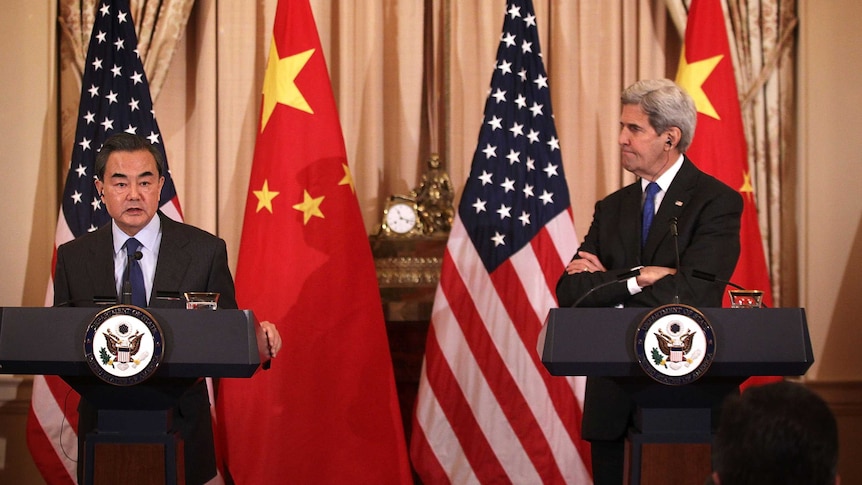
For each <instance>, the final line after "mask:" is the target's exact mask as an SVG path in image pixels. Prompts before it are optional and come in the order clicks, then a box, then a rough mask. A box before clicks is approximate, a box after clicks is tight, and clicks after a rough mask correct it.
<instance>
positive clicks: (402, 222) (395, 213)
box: [386, 203, 417, 234]
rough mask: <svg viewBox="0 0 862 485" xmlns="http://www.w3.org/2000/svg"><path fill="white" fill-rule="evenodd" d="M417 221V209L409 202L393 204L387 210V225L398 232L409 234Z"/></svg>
mask: <svg viewBox="0 0 862 485" xmlns="http://www.w3.org/2000/svg"><path fill="white" fill-rule="evenodd" d="M416 222H417V220H416V211H415V210H413V207H411V206H410V205H409V204H404V203H398V204H392V205H391V206H389V209H388V210H387V211H386V225H387V226H388V227H389V229H390V230H391V231H392V232H394V233H396V234H407V233H408V232H410V231H411V230H413V228H414V227H416Z"/></svg>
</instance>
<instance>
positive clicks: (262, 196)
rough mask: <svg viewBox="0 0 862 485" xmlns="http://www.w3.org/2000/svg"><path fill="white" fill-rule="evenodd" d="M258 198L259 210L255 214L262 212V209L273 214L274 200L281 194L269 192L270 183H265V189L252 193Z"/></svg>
mask: <svg viewBox="0 0 862 485" xmlns="http://www.w3.org/2000/svg"><path fill="white" fill-rule="evenodd" d="M252 192H253V193H254V195H255V197H257V210H256V211H255V212H260V210H261V209H263V208H264V207H266V210H268V211H269V213H270V214H272V199H274V198H275V197H276V196H277V195H278V194H279V193H278V192H272V191H270V190H269V181H268V180H264V181H263V188H262V189H260V190H254V191H252Z"/></svg>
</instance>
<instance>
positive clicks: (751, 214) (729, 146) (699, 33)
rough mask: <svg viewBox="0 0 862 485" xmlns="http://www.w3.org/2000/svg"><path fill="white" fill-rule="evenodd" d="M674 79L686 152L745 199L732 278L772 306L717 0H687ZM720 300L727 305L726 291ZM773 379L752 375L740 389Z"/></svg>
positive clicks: (730, 66)
mask: <svg viewBox="0 0 862 485" xmlns="http://www.w3.org/2000/svg"><path fill="white" fill-rule="evenodd" d="M676 77H677V79H676V82H677V83H678V84H679V85H680V86H682V87H683V88H685V89H686V91H688V93H689V94H690V95H691V96H692V97H693V98H694V101H695V104H696V105H697V130H696V132H695V137H694V141H693V142H692V144H691V147H690V148H689V149H688V151H687V152H686V154H687V155H688V156H689V157H690V158H691V159H692V160H693V161H694V163H695V164H697V166H698V167H699V168H700V169H701V170H703V171H705V172H707V173H710V174H712V175H713V176H715V177H717V178H718V179H719V180H721V181H723V182H724V183H726V184H727V185H729V186H731V187H733V188H735V189H737V190H738V191H739V192H740V194H742V197H743V200H744V201H745V208H744V210H743V212H742V227H741V229H740V233H739V238H740V243H741V247H742V251H741V253H740V255H739V262H738V263H737V264H736V270H735V271H734V273H733V277H732V278H731V281H732V282H733V283H736V284H738V285H740V286H742V287H744V288H746V289H751V290H755V289H756V290H762V291H763V303H764V304H765V305H766V306H770V307H771V306H772V290H771V289H770V284H769V271H768V269H767V266H766V257H765V254H764V250H763V241H762V239H761V237H760V226H759V225H758V221H757V206H756V205H755V197H754V188H753V187H752V185H751V170H750V168H749V166H748V149H747V146H746V142H745V132H744V130H743V126H742V114H741V113H740V109H739V95H738V93H737V90H736V79H735V77H734V75H733V61H732V59H731V55H730V44H729V43H728V40H727V30H726V27H725V24H724V13H723V12H722V10H721V1H720V0H694V1H693V2H692V3H691V9H690V10H689V12H688V25H687V26H686V29H685V44H684V46H683V49H682V56H681V57H680V62H679V70H678V72H677V76H676ZM724 302H725V306H729V297H728V296H727V295H726V294H725V297H724ZM776 379H778V378H771V377H754V378H751V379H749V380H748V381H746V383H744V384H743V387H746V386H747V385H750V384H753V383H765V382H768V381H774V380H776Z"/></svg>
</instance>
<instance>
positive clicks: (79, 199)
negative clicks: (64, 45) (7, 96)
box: [27, 0, 182, 484]
mask: <svg viewBox="0 0 862 485" xmlns="http://www.w3.org/2000/svg"><path fill="white" fill-rule="evenodd" d="M118 132H127V133H133V134H137V135H140V136H143V137H145V138H147V139H148V140H149V141H150V142H151V143H153V144H154V145H156V146H157V147H158V148H159V149H160V150H161V151H162V154H164V145H163V143H162V137H161V134H160V132H159V126H158V124H157V123H156V119H155V115H154V114H153V102H152V99H151V98H150V88H149V85H148V83H147V77H146V75H145V74H144V66H143V64H142V62H141V58H140V56H139V54H138V39H137V35H136V34H135V27H134V22H133V21H132V16H131V12H130V9H129V3H128V0H103V1H102V2H100V4H99V6H98V9H97V12H96V17H95V22H94V24H93V31H92V33H91V35H90V45H89V47H88V49H87V61H86V65H85V68H84V75H83V78H82V82H81V100H80V104H79V107H78V125H77V129H76V132H75V144H74V148H73V150H72V159H71V164H70V165H69V173H68V175H67V178H66V186H65V189H64V191H63V201H62V205H61V207H60V215H59V218H58V221H57V232H56V235H55V240H54V247H55V253H56V247H57V246H59V245H61V244H63V243H65V242H67V241H71V240H72V239H74V238H76V237H78V236H80V235H82V234H84V233H86V232H90V231H95V230H96V229H97V228H99V227H100V226H102V225H103V224H105V223H107V222H108V221H110V216H109V215H108V213H107V211H106V210H105V207H104V206H103V205H102V203H101V199H100V198H99V195H98V194H97V193H96V188H95V186H94V184H93V181H94V178H95V173H94V165H95V155H96V153H97V152H98V151H99V148H100V147H101V146H102V143H103V142H104V140H105V139H106V138H107V137H109V136H110V135H112V134H114V133H118ZM165 160H167V158H165ZM165 168H166V169H167V165H166V167H165ZM161 210H162V211H163V212H165V214H167V215H168V216H169V217H171V218H173V219H176V220H182V214H181V210H180V205H179V201H178V200H177V193H176V189H175V188H174V183H173V180H171V177H170V173H169V172H167V171H166V173H165V184H164V187H163V188H162V193H161ZM55 257H56V254H55ZM52 280H53V278H52ZM53 293H54V292H53V287H52V285H50V284H49V288H48V294H47V297H46V305H51V304H52V302H53ZM78 399H79V398H78V396H77V394H75V393H74V392H72V391H71V389H70V388H69V386H68V385H67V384H66V383H65V382H64V381H63V380H62V379H60V378H59V377H56V376H36V377H35V378H34V381H33V397H32V400H31V406H30V413H29V416H28V420H27V442H28V446H29V448H30V453H31V454H32V455H33V459H34V461H35V462H36V465H37V467H38V468H39V471H40V472H41V473H42V476H43V478H44V479H45V481H46V482H48V483H50V484H55V483H75V476H76V459H77V436H76V434H75V429H76V428H77V422H78V416H77V407H78Z"/></svg>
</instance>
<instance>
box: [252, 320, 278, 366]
mask: <svg viewBox="0 0 862 485" xmlns="http://www.w3.org/2000/svg"><path fill="white" fill-rule="evenodd" d="M257 348H259V349H263V348H266V349H267V355H268V356H269V357H275V356H276V354H278V351H279V350H281V334H279V333H278V329H277V328H276V327H275V324H274V323H272V322H270V321H267V320H264V321H262V322H260V332H258V335H257Z"/></svg>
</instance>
